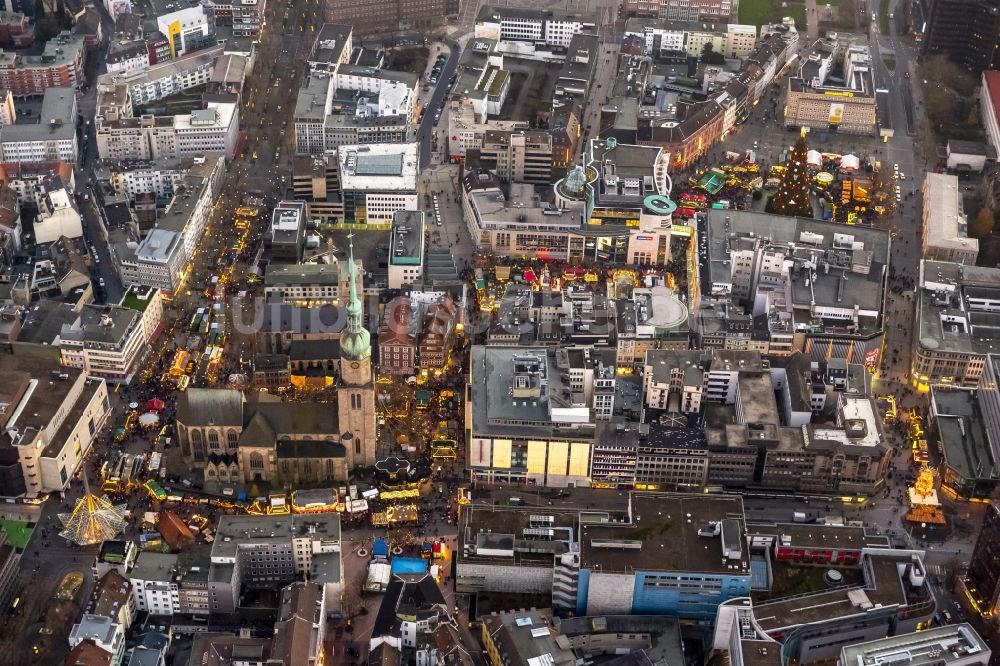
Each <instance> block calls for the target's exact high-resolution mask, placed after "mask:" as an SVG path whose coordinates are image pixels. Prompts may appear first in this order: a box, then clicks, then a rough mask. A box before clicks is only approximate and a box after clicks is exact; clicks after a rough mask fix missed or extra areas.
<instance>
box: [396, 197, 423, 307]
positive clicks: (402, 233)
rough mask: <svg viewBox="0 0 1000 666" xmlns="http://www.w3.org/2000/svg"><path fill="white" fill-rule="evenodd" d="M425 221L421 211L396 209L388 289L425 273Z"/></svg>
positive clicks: (419, 278) (416, 279) (411, 281)
mask: <svg viewBox="0 0 1000 666" xmlns="http://www.w3.org/2000/svg"><path fill="white" fill-rule="evenodd" d="M426 224H427V223H426V221H425V220H424V214H423V212H421V211H414V210H401V211H396V213H395V214H394V215H393V218H392V231H391V233H390V237H389V238H390V242H389V246H390V249H389V289H401V288H402V287H403V286H404V285H408V284H412V283H414V282H420V281H421V280H422V278H423V274H424V234H425V232H426Z"/></svg>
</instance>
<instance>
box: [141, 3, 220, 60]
mask: <svg viewBox="0 0 1000 666" xmlns="http://www.w3.org/2000/svg"><path fill="white" fill-rule="evenodd" d="M156 27H157V28H158V29H159V31H160V32H161V33H162V34H164V35H166V37H167V41H168V42H169V43H170V54H171V57H173V58H179V57H181V56H183V55H186V54H188V53H191V52H192V51H197V50H199V49H203V48H205V47H207V46H215V43H216V40H215V21H214V20H213V19H212V18H211V16H210V15H209V12H208V11H207V10H206V8H205V7H203V6H202V5H196V6H194V7H185V8H183V9H179V10H177V11H174V12H170V13H169V14H163V15H161V16H157V17H156ZM234 32H235V30H234Z"/></svg>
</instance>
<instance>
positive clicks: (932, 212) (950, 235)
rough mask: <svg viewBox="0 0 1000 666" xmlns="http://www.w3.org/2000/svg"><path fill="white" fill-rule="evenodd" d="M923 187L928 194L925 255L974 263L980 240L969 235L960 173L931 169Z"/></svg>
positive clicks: (925, 216) (962, 262)
mask: <svg viewBox="0 0 1000 666" xmlns="http://www.w3.org/2000/svg"><path fill="white" fill-rule="evenodd" d="M921 189H922V191H923V195H924V206H923V211H924V224H923V227H922V228H923V254H922V255H921V256H923V258H924V259H931V260H933V261H950V262H954V263H956V264H967V265H969V266H974V265H975V264H976V258H977V257H978V256H979V240H977V239H975V238H970V237H969V220H968V217H967V216H966V214H965V207H964V205H963V203H962V191H961V188H960V187H959V185H958V176H952V175H949V174H946V173H927V174H925V175H924V184H923V186H922V188H921Z"/></svg>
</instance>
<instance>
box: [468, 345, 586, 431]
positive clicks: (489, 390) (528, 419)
mask: <svg viewBox="0 0 1000 666" xmlns="http://www.w3.org/2000/svg"><path fill="white" fill-rule="evenodd" d="M471 366H472V382H471V391H472V394H471V398H470V402H471V405H472V430H473V433H490V434H493V435H500V434H507V435H510V436H530V435H538V436H556V437H558V436H559V432H560V429H561V428H566V430H565V432H566V437H569V436H570V434H571V433H574V432H579V431H580V428H588V427H593V415H592V414H591V410H590V408H589V406H586V405H583V404H580V403H578V402H577V401H576V400H575V393H574V392H573V391H572V390H571V389H570V387H569V377H568V373H566V372H565V371H564V370H562V369H560V368H559V367H557V364H556V362H555V356H554V355H553V354H550V353H548V352H547V351H546V349H545V348H544V347H505V346H499V345H497V346H492V345H491V346H486V347H483V346H478V345H477V346H474V347H473V348H472V361H471ZM497 387H503V388H502V389H501V390H497ZM563 389H565V391H564V390H563Z"/></svg>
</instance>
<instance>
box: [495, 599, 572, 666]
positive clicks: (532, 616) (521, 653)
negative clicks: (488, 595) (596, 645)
mask: <svg viewBox="0 0 1000 666" xmlns="http://www.w3.org/2000/svg"><path fill="white" fill-rule="evenodd" d="M483 629H484V631H485V632H486V633H488V634H489V635H490V637H491V638H492V640H493V643H494V644H495V645H496V648H497V650H498V651H499V652H500V654H501V655H503V658H504V659H505V661H507V662H509V663H518V664H547V665H549V666H568V665H570V664H575V663H576V655H574V654H573V651H572V650H571V649H570V647H569V645H568V644H566V642H565V641H561V640H559V639H560V635H559V631H558V630H557V629H556V628H555V626H554V625H553V617H552V611H551V610H548V609H540V610H535V609H532V610H517V611H503V612H500V613H495V614H492V615H487V616H485V617H484V618H483Z"/></svg>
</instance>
